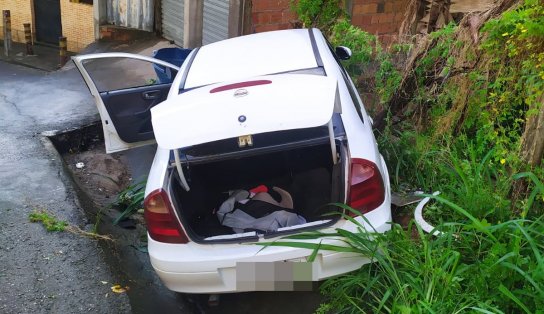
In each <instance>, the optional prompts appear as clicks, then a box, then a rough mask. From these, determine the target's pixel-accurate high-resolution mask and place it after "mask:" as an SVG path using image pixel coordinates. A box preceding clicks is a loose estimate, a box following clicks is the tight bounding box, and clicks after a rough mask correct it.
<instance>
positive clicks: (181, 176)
mask: <svg viewBox="0 0 544 314" xmlns="http://www.w3.org/2000/svg"><path fill="white" fill-rule="evenodd" d="M174 159H175V161H176V169H177V170H178V174H179V179H180V181H181V187H182V188H183V189H184V190H185V191H187V192H189V190H190V188H189V184H187V180H186V179H185V175H184V174H183V169H182V168H181V161H180V159H179V152H178V150H177V149H174Z"/></svg>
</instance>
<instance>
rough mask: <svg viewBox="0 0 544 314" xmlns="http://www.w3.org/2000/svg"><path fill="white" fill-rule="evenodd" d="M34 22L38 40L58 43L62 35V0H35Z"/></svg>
mask: <svg viewBox="0 0 544 314" xmlns="http://www.w3.org/2000/svg"><path fill="white" fill-rule="evenodd" d="M34 24H35V25H36V41H39V42H43V43H48V44H55V45H58V44H59V37H60V36H62V24H61V21H60V0H39V1H34Z"/></svg>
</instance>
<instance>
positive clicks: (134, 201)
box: [113, 180, 146, 225]
mask: <svg viewBox="0 0 544 314" xmlns="http://www.w3.org/2000/svg"><path fill="white" fill-rule="evenodd" d="M145 185H146V180H142V181H140V182H137V183H135V184H133V185H130V186H128V187H127V188H126V189H124V190H123V191H121V193H119V195H118V196H117V200H116V201H115V202H114V204H115V205H117V206H119V207H121V208H122V210H123V211H122V212H121V214H120V215H119V216H117V218H116V219H115V220H114V221H113V224H114V225H116V224H118V223H119V222H120V221H121V220H123V219H125V218H127V217H130V215H132V214H134V213H135V212H137V211H138V210H139V209H141V208H142V206H143V202H144V197H145Z"/></svg>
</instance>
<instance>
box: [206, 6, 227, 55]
mask: <svg viewBox="0 0 544 314" xmlns="http://www.w3.org/2000/svg"><path fill="white" fill-rule="evenodd" d="M228 37H229V0H204V17H203V24H202V44H203V45H206V44H209V43H213V42H216V41H220V40H223V39H227V38H228Z"/></svg>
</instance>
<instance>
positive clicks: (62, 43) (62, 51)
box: [59, 36, 68, 67]
mask: <svg viewBox="0 0 544 314" xmlns="http://www.w3.org/2000/svg"><path fill="white" fill-rule="evenodd" d="M59 48H60V50H59V57H60V58H59V67H62V66H63V65H64V64H66V61H68V56H67V53H66V52H67V48H68V47H67V42H66V37H64V36H61V37H59Z"/></svg>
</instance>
